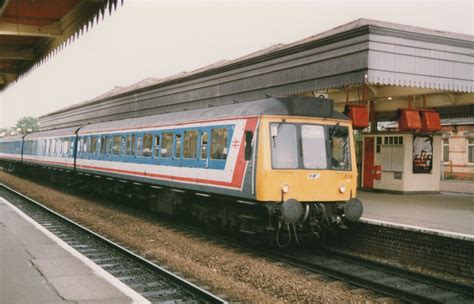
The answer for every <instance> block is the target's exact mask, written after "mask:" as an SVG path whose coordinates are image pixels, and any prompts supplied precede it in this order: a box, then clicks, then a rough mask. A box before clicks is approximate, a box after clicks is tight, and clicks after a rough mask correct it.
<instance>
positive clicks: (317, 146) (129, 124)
mask: <svg viewBox="0 0 474 304" xmlns="http://www.w3.org/2000/svg"><path fill="white" fill-rule="evenodd" d="M352 134H353V132H352V127H351V121H350V120H349V119H348V118H347V117H345V116H344V115H342V114H340V113H338V112H335V111H333V108H332V101H331V100H327V99H322V98H312V97H288V98H278V99H277V98H268V99H264V100H259V101H253V102H245V103H233V104H229V105H223V106H218V107H209V108H205V109H197V110H189V111H182V112H175V113H166V114H161V115H153V116H146V117H141V118H132V119H124V120H118V121H111V122H102V123H95V124H88V125H85V126H82V127H75V128H67V129H58V130H50V131H45V132H36V133H31V134H28V135H25V136H17V137H9V138H3V139H0V161H1V162H2V163H3V166H4V167H5V168H22V169H23V170H29V171H30V172H32V173H33V174H35V173H36V172H39V171H40V170H41V171H42V172H43V173H42V174H44V172H48V174H49V175H51V176H55V179H56V180H58V179H59V180H70V179H77V180H79V179H80V180H82V181H88V182H85V183H86V184H88V187H89V188H90V189H91V191H97V192H102V193H107V192H114V193H116V194H120V195H129V194H130V193H134V192H139V193H141V195H147V199H146V201H147V203H148V207H149V208H150V209H151V210H155V211H159V212H162V213H167V214H176V213H185V214H189V215H190V216H194V217H195V218H196V219H199V220H201V221H203V222H205V223H213V224H216V223H217V224H218V225H220V226H222V227H224V228H227V229H230V230H237V231H241V232H245V233H248V234H257V233H263V234H265V235H268V234H269V235H271V236H272V238H273V239H274V240H276V242H277V244H279V245H280V246H284V245H285V244H287V243H289V242H290V240H291V239H292V238H293V239H295V240H297V241H298V240H299V239H301V238H302V237H303V236H307V235H321V233H323V232H324V231H326V230H327V229H328V228H333V227H337V226H344V223H345V221H346V220H349V221H357V220H358V219H359V218H360V216H361V214H362V204H361V203H360V201H359V200H358V199H357V198H356V181H357V171H356V160H355V151H354V138H353V136H352ZM38 174H39V173H38ZM63 176H64V178H63ZM58 177H60V178H58Z"/></svg>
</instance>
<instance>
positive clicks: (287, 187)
mask: <svg viewBox="0 0 474 304" xmlns="http://www.w3.org/2000/svg"><path fill="white" fill-rule="evenodd" d="M288 191H290V187H289V186H288V185H286V184H285V185H283V186H281V192H283V193H288Z"/></svg>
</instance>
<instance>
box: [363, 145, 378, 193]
mask: <svg viewBox="0 0 474 304" xmlns="http://www.w3.org/2000/svg"><path fill="white" fill-rule="evenodd" d="M374 144H375V143H374V137H365V138H364V161H363V179H364V180H363V183H362V186H363V187H364V188H367V189H372V188H373V187H374V172H373V170H374V147H375V146H374Z"/></svg>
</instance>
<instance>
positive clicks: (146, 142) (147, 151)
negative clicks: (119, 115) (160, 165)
mask: <svg viewBox="0 0 474 304" xmlns="http://www.w3.org/2000/svg"><path fill="white" fill-rule="evenodd" d="M152 140H153V135H151V134H145V135H143V156H145V157H151V148H152V145H153V142H152Z"/></svg>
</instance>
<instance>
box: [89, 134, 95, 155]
mask: <svg viewBox="0 0 474 304" xmlns="http://www.w3.org/2000/svg"><path fill="white" fill-rule="evenodd" d="M95 151H97V137H95V136H94V137H91V144H90V146H89V153H91V154H95Z"/></svg>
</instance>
